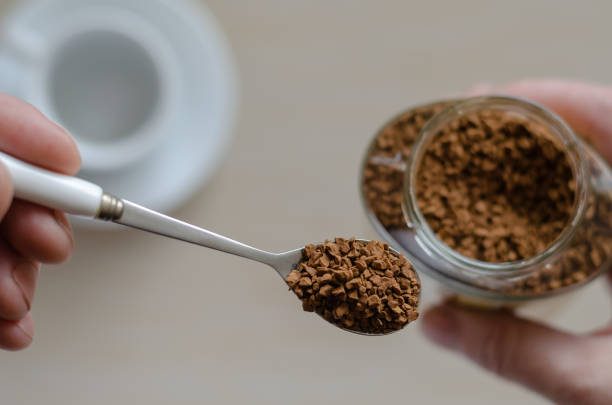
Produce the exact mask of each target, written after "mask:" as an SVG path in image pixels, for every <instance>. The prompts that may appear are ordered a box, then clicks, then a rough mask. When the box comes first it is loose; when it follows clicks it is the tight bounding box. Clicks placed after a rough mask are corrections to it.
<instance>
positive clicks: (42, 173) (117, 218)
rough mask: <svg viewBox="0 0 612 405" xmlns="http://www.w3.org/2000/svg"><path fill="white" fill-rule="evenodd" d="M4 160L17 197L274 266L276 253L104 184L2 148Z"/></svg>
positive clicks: (69, 212)
mask: <svg viewBox="0 0 612 405" xmlns="http://www.w3.org/2000/svg"><path fill="white" fill-rule="evenodd" d="M0 161H2V163H4V165H5V166H6V167H7V169H8V171H9V173H10V175H11V179H12V181H13V189H14V193H15V197H17V198H20V199H23V200H26V201H30V202H33V203H36V204H40V205H44V206H46V207H49V208H53V209H57V210H61V211H64V212H66V213H68V214H74V215H81V216H86V217H90V218H94V219H99V220H105V221H113V222H116V223H118V224H122V225H126V226H129V227H132V228H136V229H140V230H143V231H147V232H151V233H155V234H158V235H162V236H167V237H170V238H173V239H178V240H181V241H185V242H189V243H193V244H196V245H200V246H204V247H208V248H211V249H216V250H220V251H222V252H226V253H230V254H233V255H237V256H241V257H245V258H247V259H252V260H256V261H258V262H262V263H265V264H268V265H270V266H273V264H274V263H275V259H276V256H277V255H275V254H273V253H269V252H265V251H263V250H259V249H255V248H254V247H251V246H248V245H245V244H243V243H240V242H238V241H235V240H233V239H230V238H226V237H225V236H222V235H218V234H216V233H214V232H211V231H208V230H206V229H202V228H198V227H197V226H194V225H191V224H188V223H186V222H183V221H179V220H178V219H175V218H172V217H169V216H167V215H164V214H161V213H159V212H156V211H153V210H150V209H148V208H145V207H142V206H140V205H138V204H134V203H133V202H130V201H127V200H123V199H120V198H117V197H114V196H112V195H110V194H108V193H105V192H104V191H103V190H102V187H100V186H98V185H96V184H93V183H90V182H88V181H85V180H83V179H79V178H77V177H72V176H66V175H63V174H59V173H54V172H51V171H48V170H45V169H42V168H40V167H37V166H33V165H31V164H29V163H25V162H23V161H21V160H19V159H16V158H14V157H12V156H9V155H7V154H5V153H2V152H0Z"/></svg>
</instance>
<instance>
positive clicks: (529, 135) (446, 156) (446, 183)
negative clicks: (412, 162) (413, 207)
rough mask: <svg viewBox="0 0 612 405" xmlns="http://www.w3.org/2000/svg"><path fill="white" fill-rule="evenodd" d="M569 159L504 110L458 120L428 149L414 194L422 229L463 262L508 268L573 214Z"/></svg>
mask: <svg viewBox="0 0 612 405" xmlns="http://www.w3.org/2000/svg"><path fill="white" fill-rule="evenodd" d="M574 189H575V180H574V172H573V170H572V166H571V164H570V162H569V158H568V156H567V153H565V151H564V150H563V148H562V146H561V145H560V144H559V143H558V142H557V141H556V140H555V139H554V138H553V135H552V134H551V133H550V132H549V131H548V130H547V129H546V128H545V127H543V126H542V125H540V124H538V123H537V122H535V121H532V120H527V119H525V118H523V117H519V116H517V115H515V114H509V113H506V112H503V111H496V110H491V111H479V112H476V113H472V114H468V115H465V116H463V117H460V118H458V119H457V120H455V121H452V122H451V123H449V124H448V125H446V126H445V127H444V128H443V129H442V130H440V132H438V133H437V134H436V135H435V136H434V138H433V139H432V141H431V142H430V143H429V144H428V145H427V146H426V150H425V152H424V155H423V159H422V161H421V164H420V167H419V168H418V172H417V181H416V193H417V201H418V205H419V208H420V210H421V212H422V213H423V215H424V216H425V219H426V220H427V223H428V224H429V226H430V227H431V229H432V230H433V231H434V232H435V234H436V235H437V236H438V238H440V239H441V240H442V241H443V242H444V243H446V244H447V245H448V246H450V247H451V248H453V249H454V250H455V251H457V252H459V253H461V254H462V255H464V256H467V257H470V258H473V259H477V260H481V261H487V262H511V261H516V260H521V259H526V258H529V257H532V256H535V255H536V254H538V253H540V252H542V251H544V250H545V249H546V248H547V247H548V246H550V245H551V244H552V242H554V240H555V239H557V237H558V236H559V234H560V233H561V232H562V231H563V229H564V228H565V227H566V225H567V224H568V221H569V219H570V218H571V216H572V213H573V211H574V194H575V193H574Z"/></svg>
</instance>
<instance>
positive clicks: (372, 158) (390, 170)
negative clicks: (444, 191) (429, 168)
mask: <svg viewBox="0 0 612 405" xmlns="http://www.w3.org/2000/svg"><path fill="white" fill-rule="evenodd" d="M449 104H450V103H435V104H431V105H428V106H424V107H420V108H417V109H414V110H410V111H408V112H406V113H404V114H402V115H400V116H399V117H397V118H396V119H394V120H393V121H392V122H391V123H390V124H389V125H387V126H386V127H384V128H383V129H382V130H381V131H380V132H379V134H378V135H377V136H376V138H375V140H374V143H373V144H372V146H371V149H370V151H369V153H368V156H367V157H366V165H365V167H364V170H363V183H362V192H363V196H364V199H365V202H366V204H367V206H368V207H369V208H370V209H371V210H372V212H373V213H374V214H375V215H376V218H378V220H379V221H380V223H381V224H382V225H383V226H384V227H386V228H404V227H405V226H406V221H405V220H404V216H403V214H402V198H403V196H402V188H403V184H404V171H405V165H406V159H407V158H408V155H409V154H410V150H411V149H412V145H413V144H414V141H415V140H416V138H417V137H418V135H419V132H420V131H421V128H422V127H423V126H424V125H425V123H426V122H427V121H428V120H429V119H430V118H431V117H433V116H434V115H435V114H437V113H438V112H440V111H441V110H442V108H443V107H445V106H447V105H449Z"/></svg>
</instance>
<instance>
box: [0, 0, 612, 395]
mask: <svg viewBox="0 0 612 405" xmlns="http://www.w3.org/2000/svg"><path fill="white" fill-rule="evenodd" d="M9 2H10V1H9V0H0V5H1V7H2V8H4V7H6V6H7V5H8V4H9ZM207 3H208V5H209V7H210V8H211V9H212V11H213V12H214V13H215V14H216V15H217V16H218V18H219V20H220V22H221V24H222V25H223V27H224V29H225V31H226V33H227V35H228V37H229V39H230V42H231V44H232V46H233V48H234V51H235V55H236V59H237V62H238V66H239V70H240V76H241V82H242V83H241V93H242V103H241V111H240V114H239V122H238V123H237V128H236V138H235V140H234V143H233V148H232V151H231V154H230V155H229V158H228V159H227V160H226V162H225V163H224V164H223V166H222V168H221V170H220V171H219V172H218V173H217V175H216V176H215V177H214V179H213V181H212V182H210V183H209V184H208V185H207V186H206V187H205V188H204V189H203V190H202V191H201V192H200V193H199V194H198V195H197V197H196V198H194V199H192V200H191V201H190V202H189V203H188V204H187V205H185V206H184V207H182V208H181V209H179V210H177V211H175V212H174V213H173V214H174V215H176V216H177V217H179V218H183V219H185V220H188V221H190V222H193V223H195V224H199V225H202V226H205V227H207V228H209V229H211V230H214V231H217V232H219V233H222V234H225V235H228V236H230V237H234V238H237V239H239V240H242V241H244V242H247V243H252V244H254V245H256V246H258V247H260V248H263V249H269V250H273V251H283V250H288V249H291V248H294V247H297V246H300V245H302V244H304V242H306V241H317V240H321V239H324V238H326V237H333V236H336V235H338V236H351V235H359V236H363V237H366V238H376V236H377V235H376V233H375V232H374V230H373V229H372V227H371V226H370V225H369V223H368V222H367V220H366V218H365V216H364V214H363V211H362V207H361V204H360V201H359V195H358V188H357V178H356V176H357V170H358V165H359V161H360V159H361V156H362V153H363V151H364V147H365V145H366V144H367V142H368V140H369V139H370V137H371V136H372V134H373V132H374V131H375V130H376V129H377V128H378V127H379V126H380V125H381V123H382V122H384V121H385V120H387V119H388V118H389V117H390V116H392V115H393V114H395V113H396V112H398V111H400V110H402V109H404V108H405V107H408V106H410V105H412V104H414V103H419V102H423V101H427V100H432V99H436V98H439V97H444V96H446V95H449V94H455V93H458V92H461V91H462V90H463V89H465V88H466V87H468V86H470V85H471V84H473V83H475V82H481V81H490V82H493V83H503V82H506V81H509V80H512V79H516V78H521V77H526V76H527V77H529V76H555V77H570V78H577V79H584V80H590V81H602V82H606V81H609V79H610V74H611V70H610V66H612V53H611V52H610V46H609V44H610V38H611V37H612V26H611V25H610V23H609V16H610V15H611V14H612V2H608V1H600V2H598V3H597V2H595V3H590V4H593V5H590V6H586V5H580V4H579V2H575V1H570V0H567V1H558V0H549V1H538V2H534V1H530V0H520V1H512V2H510V1H508V2H492V1H486V0H481V1H479V0H464V1H461V2H449V1H444V2H443V1H420V2H416V1H410V2H408V1H399V0H398V1H389V0H385V1H373V0H372V1H348V0H347V1H340V0H336V1H326V0H316V1H315V0H310V1H299V0H291V1H289V0H275V1H273V0H257V1H247V0H210V1H208V2H207ZM425 284H426V285H425V298H426V301H429V302H431V301H432V300H433V299H435V293H434V292H433V286H432V283H431V282H430V281H429V280H425ZM609 307H610V303H609V299H608V297H607V296H606V291H605V286H604V285H603V283H601V282H598V283H595V284H593V285H590V286H589V287H587V288H586V289H585V290H584V291H583V293H582V294H581V295H580V296H579V298H576V299H575V300H573V301H572V302H571V303H569V304H568V305H566V306H564V307H563V308H562V309H560V310H558V311H556V312H555V313H554V314H553V315H551V316H550V317H549V321H550V322H551V323H553V324H555V325H558V326H561V327H563V328H565V329H570V330H574V331H585V330H589V329H591V328H593V327H595V326H597V325H600V324H602V323H604V322H606V321H607V319H608V317H609V315H610V311H609ZM34 318H35V321H36V337H35V342H34V343H33V345H32V346H31V347H30V348H29V349H27V350H26V351H22V352H17V353H7V352H2V353H0V403H2V404H7V405H13V404H15V405H16V404H47V405H52V404H58V405H60V404H61V405H66V404H104V405H107V404H169V403H172V404H200V403H211V404H212V403H215V404H216V403H220V404H221V403H223V404H225V403H227V404H231V403H236V404H238V403H248V404H293V403H295V404H328V403H329V404H331V403H338V404H342V403H351V404H368V403H381V404H382V403H391V402H395V403H422V404H447V403H453V404H457V405H458V404H473V405H475V404H518V403H521V404H539V403H546V402H545V401H544V400H542V399H541V398H539V397H537V396H536V395H534V394H531V393H529V392H527V391H524V390H523V389H521V388H519V387H517V386H514V385H512V384H509V383H506V382H503V381H501V380H498V379H497V378H495V377H493V376H491V375H489V374H487V373H485V372H484V371H481V370H479V369H478V368H477V367H475V366H473V365H472V364H470V363H468V362H466V361H464V359H462V358H460V357H457V356H455V355H451V354H449V353H447V352H445V351H442V350H440V349H438V348H436V347H434V346H433V345H431V344H430V343H428V342H427V341H426V340H425V339H424V338H423V336H422V334H421V332H420V327H419V325H418V324H415V325H413V326H411V327H410V328H408V329H407V330H405V331H404V332H402V333H397V334H394V335H392V336H389V337H384V338H377V339H374V338H363V337H361V336H357V335H352V334H347V333H343V332H342V331H340V330H338V329H336V328H334V327H331V326H329V325H327V324H325V323H324V322H322V321H321V320H320V319H319V318H317V317H315V316H313V315H311V314H303V313H302V312H301V309H300V306H299V304H298V302H297V301H296V299H295V297H294V296H292V294H291V293H289V292H288V291H287V290H286V288H285V287H284V285H283V283H282V282H281V280H280V279H279V278H278V276H277V275H276V274H274V272H273V271H272V270H271V269H269V268H266V267H265V266H263V265H259V264H257V263H251V262H248V261H245V260H242V259H239V258H235V257H231V256H229V255H225V254H221V253H218V252H214V251H210V250H207V249H204V248H197V247H194V246H190V245H187V244H181V243H178V242H176V241H172V240H168V239H163V238H161V237H156V236H152V235H148V234H145V233H139V232H136V231H131V230H127V231H123V232H119V233H92V232H84V231H77V234H76V249H75V252H74V256H73V257H72V259H71V260H70V261H69V262H68V263H66V264H63V265H60V266H47V267H45V268H44V269H43V271H42V274H41V277H40V283H39V287H38V291H37V296H36V299H35V304H34Z"/></svg>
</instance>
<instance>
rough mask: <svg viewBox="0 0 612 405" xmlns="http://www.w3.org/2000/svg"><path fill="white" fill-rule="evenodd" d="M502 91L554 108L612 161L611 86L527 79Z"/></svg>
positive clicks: (579, 133)
mask: <svg viewBox="0 0 612 405" xmlns="http://www.w3.org/2000/svg"><path fill="white" fill-rule="evenodd" d="M501 91H502V92H504V93H507V94H510V95H515V96H520V97H525V98H528V99H530V100H533V101H535V102H537V103H540V104H543V105H545V106H547V107H548V108H550V109H551V110H553V111H555V112H556V113H557V114H559V115H560V116H561V117H562V118H563V119H564V120H565V121H566V122H567V123H568V124H569V125H570V126H571V127H572V128H573V129H574V130H575V131H576V132H577V133H578V135H580V136H583V137H584V138H586V139H588V140H589V142H591V143H592V144H593V146H594V147H595V148H596V149H597V150H598V151H599V152H600V153H601V155H602V156H603V157H604V158H605V159H607V160H608V162H612V87H607V86H601V85H594V84H588V83H580V82H571V81H563V80H524V81H520V82H516V83H511V84H509V85H508V86H505V87H503V88H502V89H501Z"/></svg>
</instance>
